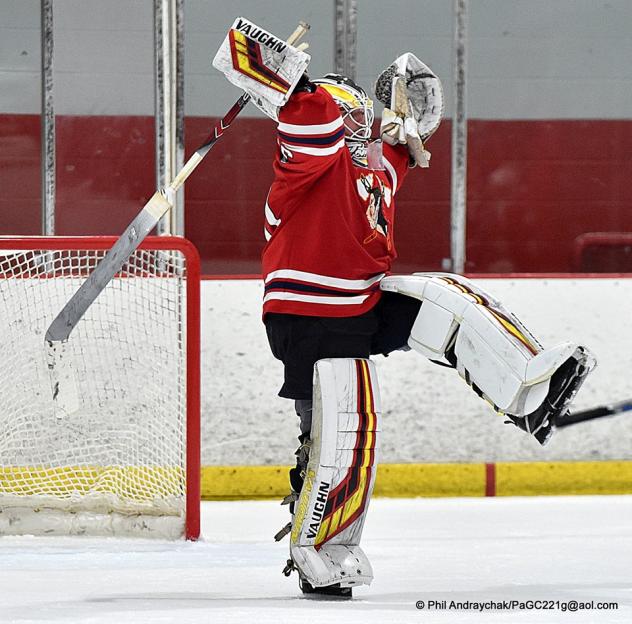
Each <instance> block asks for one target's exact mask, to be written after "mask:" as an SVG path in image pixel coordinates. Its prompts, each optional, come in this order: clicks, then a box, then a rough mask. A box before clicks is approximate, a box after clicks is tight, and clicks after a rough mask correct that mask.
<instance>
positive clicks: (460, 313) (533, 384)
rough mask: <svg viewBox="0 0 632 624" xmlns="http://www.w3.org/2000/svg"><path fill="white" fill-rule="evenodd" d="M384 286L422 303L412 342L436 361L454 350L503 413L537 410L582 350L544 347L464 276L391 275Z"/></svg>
mask: <svg viewBox="0 0 632 624" xmlns="http://www.w3.org/2000/svg"><path fill="white" fill-rule="evenodd" d="M380 288H381V289H382V290H385V291H388V292H396V293H400V294H403V295H408V296H409V297H415V298H416V299H420V300H421V301H422V305H421V308H420V310H419V314H418V316H417V318H416V320H415V323H414V325H413V328H412V330H411V335H410V338H409V339H408V345H409V346H410V347H411V348H413V349H415V350H416V351H418V352H419V353H421V354H423V355H425V356H426V357H427V358H429V359H431V360H435V361H442V360H446V357H445V356H446V353H448V354H450V353H451V352H452V353H453V356H454V357H456V368H457V370H458V372H459V374H460V375H461V377H463V378H464V379H465V380H466V382H467V383H468V384H469V385H470V386H472V387H474V388H475V389H477V390H478V391H480V392H481V393H482V395H483V398H485V399H486V400H487V401H488V402H490V403H491V404H492V405H493V407H494V409H496V410H497V411H499V412H503V413H507V414H513V415H516V416H524V415H527V414H530V413H531V412H533V411H535V410H536V409H537V408H538V407H539V406H540V405H541V404H542V402H543V401H544V399H545V398H546V396H547V392H548V389H549V382H550V379H551V376H552V375H553V373H554V372H555V371H556V370H557V369H558V368H559V367H560V366H561V365H562V364H563V363H564V362H565V361H566V360H567V359H568V358H569V357H571V356H572V355H573V354H574V353H575V351H576V349H577V348H578V345H577V344H575V343H571V342H565V343H562V344H560V345H558V346H556V347H553V348H551V349H543V348H542V346H541V345H540V344H539V342H538V341H537V340H536V339H535V338H534V336H533V335H532V334H531V332H529V330H528V329H527V328H526V327H525V326H524V325H523V324H522V323H521V322H520V321H519V320H518V319H517V318H516V317H515V316H514V315H513V314H511V313H510V312H508V311H507V310H506V309H505V308H504V307H503V306H502V305H501V304H500V302H499V301H497V300H496V299H495V298H494V297H492V296H491V295H490V294H489V293H486V292H485V291H483V290H482V289H481V288H479V287H478V286H476V285H475V284H474V283H473V282H471V281H470V280H468V279H466V278H464V277H462V276H460V275H453V274H450V273H414V274H413V275H404V276H391V277H386V278H384V279H383V280H382V281H381V282H380ZM454 357H453V358H452V362H451V363H454Z"/></svg>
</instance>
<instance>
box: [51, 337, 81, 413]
mask: <svg viewBox="0 0 632 624" xmlns="http://www.w3.org/2000/svg"><path fill="white" fill-rule="evenodd" d="M46 344H47V347H48V349H47V353H46V364H47V366H48V374H49V378H50V385H51V390H52V395H53V409H54V413H55V416H56V417H57V418H59V419H62V418H64V417H66V416H70V415H71V414H74V413H75V412H76V411H77V410H78V409H79V392H78V390H77V376H76V373H75V367H74V366H73V360H72V355H71V353H70V350H69V349H68V341H66V340H64V341H60V342H49V341H47V342H46Z"/></svg>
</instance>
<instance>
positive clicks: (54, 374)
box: [45, 18, 309, 416]
mask: <svg viewBox="0 0 632 624" xmlns="http://www.w3.org/2000/svg"><path fill="white" fill-rule="evenodd" d="M239 20H241V23H243V24H245V25H247V26H248V28H251V29H252V27H253V26H254V25H253V24H251V23H250V22H248V20H244V19H243V18H238V20H236V22H235V23H237V22H238V21H239ZM308 30H309V25H308V24H306V23H305V22H300V23H299V25H298V27H297V28H296V30H295V31H294V32H293V33H292V34H291V35H290V37H289V38H288V39H287V43H288V44H290V45H293V44H295V43H298V41H299V40H300V39H301V38H302V37H303V36H304V35H305V33H306V32H307V31H308ZM258 32H259V34H260V36H262V35H261V33H265V31H263V30H262V29H259V30H258ZM253 45H254V46H255V47H256V46H259V45H261V46H263V45H265V42H264V41H263V40H262V43H261V44H259V43H257V42H254V44H253ZM250 99H251V98H250V96H249V95H248V94H247V93H244V94H243V95H242V96H241V97H240V98H239V99H238V100H237V101H236V102H235V104H234V105H233V106H232V108H231V109H230V110H229V111H228V112H227V113H226V115H224V117H223V118H222V119H221V120H220V121H219V122H218V123H217V124H216V125H215V126H214V128H213V130H212V131H211V133H210V135H209V137H208V139H207V140H206V141H205V142H204V143H203V144H202V145H201V146H200V147H199V148H198V149H197V151H196V152H195V153H194V154H193V155H192V156H191V157H190V158H189V160H188V161H187V162H186V163H185V165H184V166H183V167H182V169H181V170H180V171H179V172H178V174H177V175H176V177H175V178H174V179H173V180H172V181H171V182H170V183H169V184H168V185H167V187H166V188H163V189H160V190H158V191H156V192H155V193H154V194H153V196H152V197H151V198H150V199H149V201H148V202H147V203H146V204H145V206H144V207H143V209H142V210H141V211H140V212H139V213H138V215H136V217H135V218H134V220H133V221H132V222H131V223H130V224H129V225H128V226H127V229H126V230H125V231H124V232H123V234H122V235H121V236H120V237H119V239H118V240H117V241H116V243H114V245H113V247H112V248H111V249H110V250H109V251H108V253H107V254H106V255H105V257H104V258H103V259H102V260H101V261H100V262H99V264H98V265H97V267H96V268H95V269H94V271H92V273H90V275H89V276H88V278H87V279H86V280H85V281H84V283H83V284H82V285H81V286H80V288H79V289H78V290H77V292H76V293H75V294H74V295H73V296H72V297H71V298H70V300H69V301H68V302H67V303H66V305H65V306H64V307H63V308H62V310H61V312H59V314H58V315H57V316H56V317H55V319H54V320H53V322H52V323H51V324H50V326H49V328H48V330H47V332H46V337H45V341H46V345H47V364H48V371H49V375H50V381H51V387H52V392H53V401H54V403H55V411H56V414H58V415H59V416H63V415H64V414H68V413H72V412H74V411H76V410H77V407H78V392H77V388H76V382H75V373H74V370H73V365H72V358H71V356H70V352H69V350H68V349H67V342H68V338H69V336H70V333H71V332H72V330H73V329H74V328H75V326H76V325H77V323H78V322H79V321H80V320H81V318H82V316H83V315H84V314H85V312H86V310H87V309H88V308H89V307H90V306H91V305H92V303H93V302H94V301H95V299H96V298H97V297H98V296H99V294H100V293H101V292H102V291H103V289H104V288H105V287H106V286H107V285H108V283H109V282H110V280H111V279H112V278H113V277H114V276H115V275H116V274H117V273H118V272H119V271H120V270H121V268H122V267H123V265H124V264H125V262H126V261H127V259H128V258H129V257H130V256H131V254H132V253H134V251H135V250H136V248H137V247H138V246H139V245H140V244H141V243H142V242H143V240H144V239H145V238H146V237H147V235H148V234H149V233H150V232H151V231H152V230H153V228H154V227H155V226H156V224H157V223H158V221H159V220H160V219H161V218H162V216H163V215H164V214H165V213H166V212H167V211H168V210H169V209H170V208H171V207H172V206H173V201H174V198H175V194H176V192H177V191H178V189H179V188H180V187H181V186H182V185H183V184H184V182H185V180H186V179H187V178H188V177H189V176H190V175H191V173H193V171H194V170H195V168H196V167H197V166H198V165H199V164H200V162H201V161H202V159H203V158H204V157H205V156H206V155H207V154H208V152H209V151H210V150H211V148H212V147H213V146H214V145H215V143H217V141H218V140H219V139H220V137H221V136H222V135H223V133H224V131H225V130H226V129H227V128H228V127H229V126H230V124H231V123H232V122H233V120H234V119H235V117H237V115H238V114H239V113H240V112H241V110H242V109H243V108H244V107H245V106H246V104H247V103H248V102H249V101H250Z"/></svg>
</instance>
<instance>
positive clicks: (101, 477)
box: [0, 241, 187, 537]
mask: <svg viewBox="0 0 632 624" xmlns="http://www.w3.org/2000/svg"><path fill="white" fill-rule="evenodd" d="M84 244H85V243H84ZM3 245H4V247H5V248H4V249H0V316H1V318H2V322H1V323H0V350H1V351H2V357H0V396H1V400H0V535H1V534H16V533H17V534H25V533H26V534H41V533H44V534H45V533H57V534H59V533H70V534H73V533H79V534H83V533H85V534H106V535H108V534H112V535H119V534H143V535H158V536H163V537H176V536H181V535H183V534H185V532H186V531H185V522H186V494H187V477H186V475H187V469H186V457H187V431H186V426H187V343H186V338H187V335H186V334H187V326H186V318H187V315H186V305H187V290H186V278H187V262H186V259H185V255H184V254H183V253H182V252H181V251H179V250H176V249H151V248H150V249H142V248H141V249H140V250H138V251H136V252H135V253H134V255H133V256H132V257H131V258H130V259H129V260H128V262H127V263H126V264H125V266H124V267H123V270H122V271H121V273H120V274H119V275H117V276H116V277H115V278H114V279H113V280H112V281H111V282H110V284H109V285H108V286H107V287H106V288H105V290H104V291H103V292H102V293H101V294H100V295H99V297H98V298H97V300H96V301H95V302H94V304H93V305H92V306H91V307H90V308H89V309H88V310H87V312H86V313H85V315H84V317H83V318H82V319H81V320H80V321H79V323H78V324H77V326H76V327H75V329H74V330H73V332H72V333H71V334H70V337H69V340H68V342H67V344H66V348H65V351H66V354H67V357H68V362H69V365H70V371H71V373H72V377H73V380H72V383H74V384H75V386H76V388H75V390H76V394H77V397H78V409H77V410H76V411H75V412H73V413H67V412H65V411H62V410H60V409H59V407H58V406H57V405H56V404H55V402H54V401H53V400H52V387H51V377H50V373H49V370H48V368H47V349H46V343H45V340H44V335H45V333H46V330H47V328H48V326H49V325H50V323H51V322H52V320H53V318H54V317H55V316H56V315H57V313H58V312H59V311H60V310H61V309H62V308H63V306H64V305H65V303H66V302H67V301H68V299H70V297H71V296H72V295H73V294H74V292H75V291H76V290H77V288H78V287H79V286H80V285H81V283H82V282H83V280H84V279H85V278H86V277H87V275H88V274H89V273H90V272H91V271H92V270H93V269H94V267H95V266H96V263H97V262H98V261H99V260H100V259H101V258H102V257H103V256H104V254H105V251H104V250H102V249H72V248H69V249H53V248H47V246H46V242H45V241H42V243H41V248H39V249H37V248H33V249H26V250H11V249H7V248H6V247H7V246H9V247H10V243H8V242H7V241H4V242H3Z"/></svg>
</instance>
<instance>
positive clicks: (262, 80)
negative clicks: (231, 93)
mask: <svg viewBox="0 0 632 624" xmlns="http://www.w3.org/2000/svg"><path fill="white" fill-rule="evenodd" d="M310 58H311V57H310V56H309V54H306V53H305V52H303V51H302V50H299V49H297V48H295V47H293V46H291V45H290V44H288V43H285V42H284V41H283V40H282V39H280V38H279V37H275V36H274V35H272V34H271V33H269V32H268V31H266V30H264V29H263V28H261V27H260V26H257V25H256V24H253V23H252V22H250V21H249V20H247V19H245V18H243V17H238V18H237V19H236V20H235V22H234V24H233V25H232V27H231V29H230V30H229V31H228V35H227V36H226V39H224V42H223V43H222V45H221V46H220V48H219V50H218V51H217V54H216V55H215V58H214V59H213V67H215V68H216V69H219V71H221V72H222V73H223V74H224V75H225V76H226V78H228V80H229V81H230V82H232V83H233V84H234V85H236V86H238V87H239V88H240V89H243V90H244V91H245V92H246V93H248V95H250V96H251V97H252V101H253V102H254V104H256V106H257V107H258V108H260V109H261V110H262V111H263V112H264V113H265V114H266V115H268V117H271V118H272V119H274V120H275V121H278V110H279V108H280V107H281V106H283V104H285V103H286V102H287V100H288V99H289V97H290V95H291V94H292V91H293V90H294V87H295V86H296V83H297V82H298V81H299V79H300V78H301V76H302V75H303V73H304V72H305V70H306V69H307V66H308V65H309V61H310Z"/></svg>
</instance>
